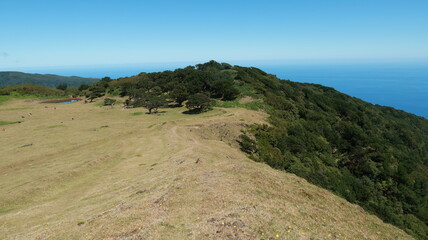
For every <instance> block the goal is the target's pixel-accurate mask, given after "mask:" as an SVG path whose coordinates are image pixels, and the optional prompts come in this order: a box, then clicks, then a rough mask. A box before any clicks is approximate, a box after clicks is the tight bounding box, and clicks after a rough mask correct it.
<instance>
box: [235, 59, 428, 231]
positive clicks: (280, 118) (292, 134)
mask: <svg viewBox="0 0 428 240" xmlns="http://www.w3.org/2000/svg"><path fill="white" fill-rule="evenodd" d="M233 69H234V70H235V71H236V72H237V76H236V79H237V81H239V82H245V83H246V84H250V85H251V86H252V87H254V89H255V91H256V92H258V93H261V94H263V95H264V100H265V103H267V104H268V106H269V107H268V108H267V109H268V112H269V114H270V115H271V117H270V119H269V120H270V123H271V124H270V125H269V126H260V125H258V126H254V127H253V129H252V130H251V131H249V133H247V135H243V136H241V146H242V147H243V150H244V151H246V152H247V153H249V154H251V155H252V157H253V158H254V159H255V160H258V161H263V162H266V163H267V164H269V165H270V166H272V167H275V168H279V169H284V170H286V171H288V172H291V173H295V174H296V175H298V176H301V177H304V178H305V179H307V180H308V181H310V182H311V183H314V184H316V185H319V186H322V187H324V188H327V189H330V190H332V191H333V192H335V193H336V194H338V195H340V196H342V197H344V198H346V199H347V200H348V201H350V202H352V203H357V204H359V205H361V206H363V207H364V208H365V209H367V210H368V211H370V212H373V213H375V214H377V215H378V216H380V217H381V218H382V219H384V221H386V222H389V223H392V224H394V225H396V226H398V227H400V228H402V229H404V230H406V231H407V232H408V233H410V234H411V235H413V236H414V237H417V238H418V239H428V228H427V223H428V195H427V194H428V120H426V119H424V118H422V117H418V116H415V115H412V114H409V113H406V112H403V111H399V110H395V109H393V108H390V107H383V106H377V105H372V104H370V103H367V102H364V101H362V100H359V99H356V98H353V97H350V96H347V95H345V94H343V93H340V92H337V91H335V90H334V89H332V88H328V87H324V86H321V85H315V84H303V83H296V82H291V81H281V80H279V79H277V78H276V77H274V76H273V75H269V74H266V73H264V72H262V71H261V70H259V69H256V68H242V67H234V68H233ZM251 136H255V138H251Z"/></svg>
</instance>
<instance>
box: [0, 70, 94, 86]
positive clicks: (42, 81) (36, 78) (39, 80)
mask: <svg viewBox="0 0 428 240" xmlns="http://www.w3.org/2000/svg"><path fill="white" fill-rule="evenodd" d="M98 80H99V79H96V78H82V77H74V76H73V77H64V76H58V75H52V74H29V73H22V72H0V87H5V86H10V85H19V84H25V83H31V84H37V85H41V86H46V87H57V86H58V85H60V84H67V85H68V86H74V87H75V86H79V85H81V84H91V83H94V82H96V81H98Z"/></svg>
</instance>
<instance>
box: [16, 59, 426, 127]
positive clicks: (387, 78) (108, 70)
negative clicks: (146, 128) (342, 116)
mask: <svg viewBox="0 0 428 240" xmlns="http://www.w3.org/2000/svg"><path fill="white" fill-rule="evenodd" d="M194 64H195V63H190V62H189V63H168V64H130V65H117V66H98V67H97V66H91V67H75V68H59V67H57V68H50V69H22V71H25V72H34V73H52V74H59V75H65V76H71V75H74V76H81V77H99V78H101V77H104V76H109V77H111V78H119V77H126V76H133V75H136V74H138V73H140V72H154V71H164V70H174V69H176V68H179V67H180V68H181V67H185V66H188V65H194ZM235 64H238V65H241V66H255V67H258V68H261V69H262V70H264V71H265V72H268V73H271V74H274V75H276V76H277V77H279V78H281V79H288V80H292V81H297V82H305V83H317V84H321V85H325V86H328V87H333V88H335V89H336V90H338V91H341V92H343V93H346V94H348V95H350V96H353V97H357V98H360V99H362V100H364V101H368V102H370V103H373V104H379V105H384V106H391V107H394V108H396V109H400V110H404V111H406V112H410V113H413V114H416V115H418V116H422V117H425V118H427V119H428V61H424V62H412V63H365V64H363V63H343V64H340V63H332V64H327V63H322V64H320V63H317V64H307V63H305V64H292V63H281V64H280V63H263V62H262V63H248V62H242V63H235Z"/></svg>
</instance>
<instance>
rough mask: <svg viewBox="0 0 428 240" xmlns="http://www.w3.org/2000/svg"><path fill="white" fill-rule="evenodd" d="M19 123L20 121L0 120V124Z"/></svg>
mask: <svg viewBox="0 0 428 240" xmlns="http://www.w3.org/2000/svg"><path fill="white" fill-rule="evenodd" d="M15 123H21V121H15V122H9V121H0V126H3V125H9V124H15Z"/></svg>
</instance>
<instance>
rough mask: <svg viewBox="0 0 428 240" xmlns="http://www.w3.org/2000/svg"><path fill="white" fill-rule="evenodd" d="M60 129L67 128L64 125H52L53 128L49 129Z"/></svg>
mask: <svg viewBox="0 0 428 240" xmlns="http://www.w3.org/2000/svg"><path fill="white" fill-rule="evenodd" d="M59 127H65V126H64V125H52V126H49V127H47V128H59Z"/></svg>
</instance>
